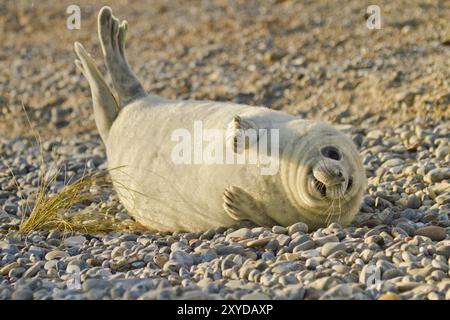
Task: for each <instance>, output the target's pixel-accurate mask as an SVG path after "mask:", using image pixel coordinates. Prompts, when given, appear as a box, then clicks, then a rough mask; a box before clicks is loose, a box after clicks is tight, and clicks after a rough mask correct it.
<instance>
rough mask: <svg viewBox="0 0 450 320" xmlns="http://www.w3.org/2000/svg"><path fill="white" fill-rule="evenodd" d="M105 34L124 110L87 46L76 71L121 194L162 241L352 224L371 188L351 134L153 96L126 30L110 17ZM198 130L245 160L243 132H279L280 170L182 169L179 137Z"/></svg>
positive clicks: (260, 112) (253, 110) (102, 17)
mask: <svg viewBox="0 0 450 320" xmlns="http://www.w3.org/2000/svg"><path fill="white" fill-rule="evenodd" d="M98 28H99V37H100V42H101V45H102V51H103V54H104V57H105V61H106V66H107V68H108V71H109V74H110V75H111V79H112V84H113V87H114V89H115V91H116V93H117V97H118V101H117V100H116V98H115V96H114V95H113V93H112V91H111V89H110V88H109V86H108V85H107V84H106V82H105V80H104V78H103V76H102V75H101V74H100V72H99V71H98V69H97V67H96V65H95V62H94V61H93V59H92V58H91V57H90V55H89V54H87V53H86V51H85V50H84V48H83V47H82V45H81V44H79V43H75V51H76V53H77V55H78V58H79V60H76V65H77V66H78V67H79V68H80V70H81V71H82V73H83V74H84V76H85V77H86V78H87V80H88V82H89V85H90V87H91V93H92V99H93V105H94V115H95V121H96V124H97V127H98V130H99V132H100V135H101V137H102V139H103V141H104V143H105V145H106V149H107V156H108V165H109V167H110V168H111V169H112V170H111V176H112V179H113V183H114V186H115V189H116V190H117V192H118V194H119V197H120V200H121V201H122V203H123V204H124V206H125V207H126V209H127V210H128V211H129V213H130V214H131V215H132V216H134V217H135V219H136V220H137V221H138V222H140V223H141V224H142V225H144V226H146V227H148V228H149V229H152V230H158V231H175V230H182V231H203V230H206V229H209V228H213V227H217V226H228V225H231V224H233V223H235V222H236V220H250V221H252V222H254V223H256V224H259V225H263V226H272V225H275V224H279V225H284V226H287V225H290V224H293V223H295V222H299V221H302V222H305V223H307V224H308V225H309V227H310V228H311V229H315V228H318V227H322V226H325V225H326V224H327V223H329V222H332V221H338V222H340V223H342V224H344V225H345V224H348V223H350V222H351V220H352V219H353V217H354V215H355V214H356V213H357V212H358V210H359V208H360V205H361V200H362V196H363V193H364V190H365V187H366V178H365V173H364V169H363V165H362V161H361V159H360V156H359V154H358V151H357V150H356V148H355V146H354V145H353V143H352V141H351V140H350V139H348V138H347V137H346V136H345V135H344V134H343V133H341V132H339V131H338V130H336V129H334V128H332V127H330V126H329V125H327V124H325V123H323V122H319V121H307V120H302V119H298V118H296V117H294V116H291V115H288V114H285V113H282V112H278V111H273V110H270V109H267V108H262V107H251V106H246V105H238V104H232V103H219V102H202V101H173V100H167V99H164V98H161V97H158V96H154V95H148V94H147V93H146V92H145V91H144V89H143V87H142V85H141V84H140V83H139V81H138V80H137V78H136V76H135V75H134V73H133V72H132V71H131V69H130V67H129V65H128V63H127V60H126V58H125V48H124V41H125V33H126V31H127V23H126V22H125V21H122V22H121V23H120V22H119V21H118V20H117V19H116V18H115V17H113V15H112V12H111V9H110V8H108V7H104V8H102V9H101V11H100V13H99V17H98ZM195 121H201V123H202V125H203V129H204V130H205V129H219V130H222V132H224V133H225V134H226V137H227V138H224V139H223V141H222V140H220V139H219V140H216V142H215V143H218V144H220V146H216V147H218V148H219V149H220V148H222V142H223V143H224V144H225V145H226V146H227V147H228V149H230V148H231V149H232V150H233V152H235V153H237V154H238V153H242V152H243V151H244V152H245V151H248V150H251V149H252V148H256V144H254V143H250V142H249V141H247V142H246V143H244V144H243V143H242V141H243V140H242V139H240V137H242V135H243V132H244V133H245V131H243V130H248V129H252V128H253V129H278V130H279V131H278V133H279V140H278V141H279V148H278V151H279V170H278V171H277V173H276V174H274V175H262V174H261V172H260V168H259V166H258V165H250V164H248V163H244V164H236V165H229V164H205V163H194V164H177V163H174V161H172V160H171V155H172V153H173V148H174V143H173V141H172V140H171V137H172V134H173V132H174V131H175V130H177V129H180V128H184V129H185V130H187V132H189V133H193V124H194V122H195ZM260 138H261V137H259V136H258V137H257V139H260ZM253 142H254V141H253ZM216 150H218V149H216ZM271 156H273V154H271Z"/></svg>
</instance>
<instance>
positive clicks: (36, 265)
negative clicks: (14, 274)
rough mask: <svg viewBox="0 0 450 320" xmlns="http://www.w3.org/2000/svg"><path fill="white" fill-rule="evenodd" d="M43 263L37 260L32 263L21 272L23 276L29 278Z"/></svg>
mask: <svg viewBox="0 0 450 320" xmlns="http://www.w3.org/2000/svg"><path fill="white" fill-rule="evenodd" d="M44 265H45V262H44V261H38V262H36V263H35V264H34V265H32V266H31V267H30V268H28V270H27V271H25V273H24V274H23V276H24V277H25V278H31V277H34V276H35V275H36V274H37V273H38V272H39V271H40V270H41V269H42V268H43V267H44Z"/></svg>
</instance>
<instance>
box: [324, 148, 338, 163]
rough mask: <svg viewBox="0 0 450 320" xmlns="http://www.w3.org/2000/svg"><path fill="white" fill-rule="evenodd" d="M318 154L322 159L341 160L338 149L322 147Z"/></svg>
mask: <svg viewBox="0 0 450 320" xmlns="http://www.w3.org/2000/svg"><path fill="white" fill-rule="evenodd" d="M320 153H322V155H323V156H324V157H327V158H330V159H333V160H341V153H340V152H339V150H338V148H336V147H333V146H327V147H323V148H322V150H320Z"/></svg>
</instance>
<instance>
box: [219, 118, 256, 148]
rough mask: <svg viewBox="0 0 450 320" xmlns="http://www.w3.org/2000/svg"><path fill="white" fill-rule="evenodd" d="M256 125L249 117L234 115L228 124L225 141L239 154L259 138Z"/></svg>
mask: <svg viewBox="0 0 450 320" xmlns="http://www.w3.org/2000/svg"><path fill="white" fill-rule="evenodd" d="M258 129H259V128H258V126H257V125H256V123H255V122H254V121H252V120H251V118H250V117H243V116H242V117H240V116H235V117H233V120H231V122H230V123H229V124H228V127H227V132H226V143H227V145H229V147H231V149H232V150H233V151H234V153H239V154H241V153H242V152H243V151H244V150H248V149H249V148H250V147H251V146H253V145H255V144H256V143H257V142H258V140H259V136H258V135H259V130H258Z"/></svg>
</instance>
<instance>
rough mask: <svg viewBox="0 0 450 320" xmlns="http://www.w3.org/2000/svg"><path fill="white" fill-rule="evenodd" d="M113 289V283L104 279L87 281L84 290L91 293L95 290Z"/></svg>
mask: <svg viewBox="0 0 450 320" xmlns="http://www.w3.org/2000/svg"><path fill="white" fill-rule="evenodd" d="M109 287H111V283H110V282H109V281H107V280H104V279H87V280H86V281H84V283H83V290H84V291H90V290H93V289H106V288H109Z"/></svg>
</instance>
